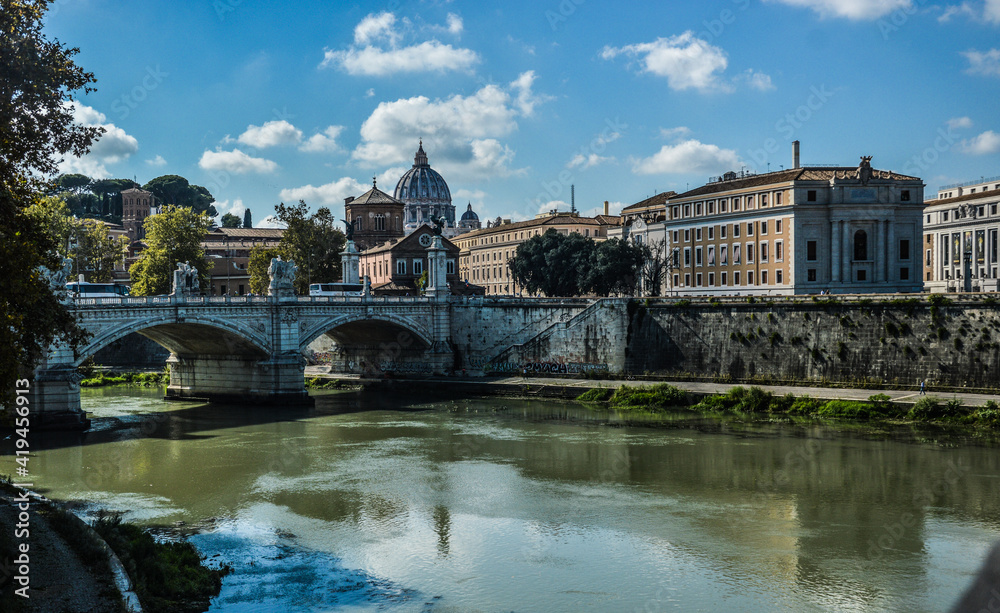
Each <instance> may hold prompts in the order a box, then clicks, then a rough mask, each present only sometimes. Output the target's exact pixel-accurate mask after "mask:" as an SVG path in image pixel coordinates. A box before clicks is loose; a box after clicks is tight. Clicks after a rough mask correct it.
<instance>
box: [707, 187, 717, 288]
mask: <svg viewBox="0 0 1000 613" xmlns="http://www.w3.org/2000/svg"><path fill="white" fill-rule="evenodd" d="M714 212H715V201H714V200H709V201H708V214H709V215H711V214H712V213H714ZM709 285H711V283H709Z"/></svg>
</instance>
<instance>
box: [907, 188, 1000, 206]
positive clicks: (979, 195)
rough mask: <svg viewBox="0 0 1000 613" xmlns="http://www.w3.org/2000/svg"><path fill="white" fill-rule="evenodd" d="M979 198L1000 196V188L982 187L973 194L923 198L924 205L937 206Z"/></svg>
mask: <svg viewBox="0 0 1000 613" xmlns="http://www.w3.org/2000/svg"><path fill="white" fill-rule="evenodd" d="M980 198H1000V189H990V190H987V189H984V190H983V191H981V192H977V193H975V194H962V195H961V196H955V197H954V198H941V199H934V200H924V206H925V207H928V206H937V205H939V204H952V203H954V202H967V201H969V200H978V199H980Z"/></svg>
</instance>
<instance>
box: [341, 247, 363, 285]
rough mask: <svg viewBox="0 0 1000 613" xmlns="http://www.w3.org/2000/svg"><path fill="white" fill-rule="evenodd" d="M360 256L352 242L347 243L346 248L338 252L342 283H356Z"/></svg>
mask: <svg viewBox="0 0 1000 613" xmlns="http://www.w3.org/2000/svg"><path fill="white" fill-rule="evenodd" d="M360 261H361V254H360V253H358V248H357V247H355V246H354V241H347V247H346V248H344V250H343V251H341V252H340V275H341V278H342V279H343V280H344V283H358V278H359V277H358V276H359V275H360V272H359V271H360Z"/></svg>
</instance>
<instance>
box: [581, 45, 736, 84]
mask: <svg viewBox="0 0 1000 613" xmlns="http://www.w3.org/2000/svg"><path fill="white" fill-rule="evenodd" d="M619 55H628V56H639V57H640V63H641V64H642V69H643V71H645V72H649V73H652V74H654V75H656V76H659V77H666V78H667V83H668V84H669V85H670V88H671V89H675V90H685V89H697V90H700V91H703V92H705V91H729V90H730V89H731V88H730V86H729V85H728V84H726V83H725V82H723V81H722V80H721V79H720V76H721V73H722V72H723V71H724V70H725V69H726V66H727V65H728V63H729V61H728V60H727V59H726V52H725V51H723V50H722V49H720V48H719V47H715V46H713V45H710V44H708V43H706V42H705V41H703V40H701V39H700V38H697V37H696V36H695V34H694V32H692V31H690V30H688V31H687V32H684V33H683V34H679V35H677V36H671V37H669V38H658V39H656V40H655V41H654V42H651V43H637V44H634V45H625V46H624V47H604V49H603V50H601V57H602V58H604V59H606V60H609V59H613V58H615V57H616V56H619Z"/></svg>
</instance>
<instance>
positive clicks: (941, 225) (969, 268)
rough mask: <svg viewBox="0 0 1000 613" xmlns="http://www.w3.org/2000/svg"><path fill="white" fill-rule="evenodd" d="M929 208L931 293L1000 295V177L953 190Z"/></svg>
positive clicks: (926, 249) (942, 192)
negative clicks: (999, 275)
mask: <svg viewBox="0 0 1000 613" xmlns="http://www.w3.org/2000/svg"><path fill="white" fill-rule="evenodd" d="M925 204H926V208H924V230H923V232H924V241H923V259H924V285H925V287H926V289H927V290H928V291H931V292H995V291H997V290H998V281H997V276H998V274H997V273H998V268H1000V258H998V257H997V255H998V253H997V250H998V242H1000V211H998V210H997V207H998V205H1000V177H993V178H990V179H980V180H979V181H970V182H968V183H962V184H955V185H947V186H945V187H942V188H940V189H939V190H938V195H937V198H935V199H934V200H929V201H927V202H926V203H925Z"/></svg>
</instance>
